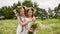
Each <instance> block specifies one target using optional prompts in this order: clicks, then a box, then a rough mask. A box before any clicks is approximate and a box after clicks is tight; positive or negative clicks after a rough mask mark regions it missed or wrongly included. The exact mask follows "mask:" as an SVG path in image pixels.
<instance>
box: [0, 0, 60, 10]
mask: <svg viewBox="0 0 60 34" xmlns="http://www.w3.org/2000/svg"><path fill="white" fill-rule="evenodd" d="M18 1H21V2H23V0H0V8H1V7H3V6H9V5H10V6H11V5H13V3H17V2H18ZM32 2H37V4H38V5H39V7H40V8H43V9H46V10H48V8H49V7H50V8H51V9H53V8H54V7H56V6H58V4H59V3H60V0H32Z"/></svg>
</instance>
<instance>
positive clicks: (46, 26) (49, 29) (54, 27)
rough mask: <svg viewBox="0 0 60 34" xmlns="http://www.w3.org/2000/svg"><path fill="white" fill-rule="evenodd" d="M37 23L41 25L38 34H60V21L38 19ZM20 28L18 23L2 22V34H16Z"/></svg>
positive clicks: (0, 21)
mask: <svg viewBox="0 0 60 34" xmlns="http://www.w3.org/2000/svg"><path fill="white" fill-rule="evenodd" d="M36 22H38V23H39V26H38V29H37V31H36V32H37V34H60V19H46V20H43V21H42V20H40V19H37V20H36ZM17 26H18V21H17V20H16V19H15V20H12V19H9V20H7V19H6V20H0V34H16V29H17Z"/></svg>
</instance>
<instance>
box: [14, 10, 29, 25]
mask: <svg viewBox="0 0 60 34" xmlns="http://www.w3.org/2000/svg"><path fill="white" fill-rule="evenodd" d="M14 13H15V15H16V16H17V19H18V22H19V23H20V24H21V25H26V24H28V23H27V22H22V21H21V20H20V17H19V15H18V13H17V12H16V10H14Z"/></svg>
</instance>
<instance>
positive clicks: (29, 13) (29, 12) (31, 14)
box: [26, 9, 34, 17]
mask: <svg viewBox="0 0 60 34" xmlns="http://www.w3.org/2000/svg"><path fill="white" fill-rule="evenodd" d="M33 12H34V10H33V9H28V10H27V12H26V17H33V16H34V13H33Z"/></svg>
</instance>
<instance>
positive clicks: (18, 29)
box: [16, 17, 26, 34]
mask: <svg viewBox="0 0 60 34" xmlns="http://www.w3.org/2000/svg"><path fill="white" fill-rule="evenodd" d="M18 19H19V18H18ZM21 19H22V21H23V22H24V17H21ZM21 31H22V25H21V24H20V23H18V27H17V32H16V34H26V33H25V32H26V31H25V27H23V32H21Z"/></svg>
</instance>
